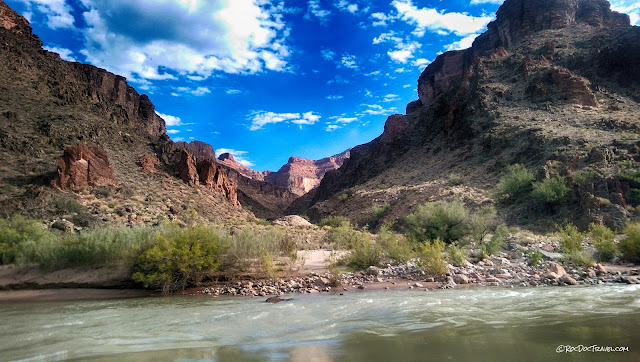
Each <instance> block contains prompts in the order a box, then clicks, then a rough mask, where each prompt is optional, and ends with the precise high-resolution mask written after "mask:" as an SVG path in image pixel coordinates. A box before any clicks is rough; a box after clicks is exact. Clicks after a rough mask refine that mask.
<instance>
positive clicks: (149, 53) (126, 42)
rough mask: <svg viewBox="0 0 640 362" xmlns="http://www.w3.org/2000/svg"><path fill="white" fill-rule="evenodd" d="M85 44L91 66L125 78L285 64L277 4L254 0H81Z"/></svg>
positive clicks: (159, 77) (167, 76) (255, 69)
mask: <svg viewBox="0 0 640 362" xmlns="http://www.w3.org/2000/svg"><path fill="white" fill-rule="evenodd" d="M81 1H82V4H83V5H84V7H85V8H86V9H87V11H86V12H84V13H83V17H84V20H85V22H86V23H87V29H84V32H83V33H84V36H85V47H86V48H85V49H84V50H83V51H82V53H83V54H84V55H85V56H86V57H87V60H88V61H89V62H90V63H92V64H94V65H97V66H100V67H104V68H107V69H108V70H110V71H113V72H115V73H118V74H122V75H124V76H126V77H128V78H133V79H134V80H136V79H149V80H162V79H175V78H176V76H177V75H180V76H189V77H192V78H191V79H206V78H208V77H210V76H211V75H212V74H213V73H214V72H224V73H232V74H237V73H256V72H260V71H264V70H273V71H284V70H286V65H287V58H288V55H289V49H288V48H287V46H286V45H285V40H286V38H287V36H288V34H289V30H288V29H287V28H286V27H285V25H284V23H283V21H282V13H283V12H285V11H286V10H285V9H284V6H283V5H278V6H273V5H271V4H270V3H269V2H266V1H260V0H233V1H230V0H201V1H186V0H161V1H152V0H138V1H130V0H110V1H102V0H81ZM131 19H135V21H131Z"/></svg>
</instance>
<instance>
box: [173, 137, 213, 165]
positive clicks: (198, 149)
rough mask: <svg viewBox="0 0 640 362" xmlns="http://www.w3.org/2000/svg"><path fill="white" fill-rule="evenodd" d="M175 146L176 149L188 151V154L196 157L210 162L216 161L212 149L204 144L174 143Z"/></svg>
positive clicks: (196, 142) (193, 142)
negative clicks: (180, 148)
mask: <svg viewBox="0 0 640 362" xmlns="http://www.w3.org/2000/svg"><path fill="white" fill-rule="evenodd" d="M176 145H178V147H182V148H184V149H185V150H187V151H189V153H191V154H192V155H194V156H196V157H199V158H208V159H211V160H215V159H216V153H215V152H214V150H213V147H212V146H211V145H210V144H208V143H206V142H202V141H198V140H194V141H191V142H189V143H187V142H184V141H181V142H176Z"/></svg>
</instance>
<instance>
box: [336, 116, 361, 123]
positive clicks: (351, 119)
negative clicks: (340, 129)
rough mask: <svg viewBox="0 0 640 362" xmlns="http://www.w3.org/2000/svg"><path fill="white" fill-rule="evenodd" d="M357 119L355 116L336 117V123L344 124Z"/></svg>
mask: <svg viewBox="0 0 640 362" xmlns="http://www.w3.org/2000/svg"><path fill="white" fill-rule="evenodd" d="M357 120H358V118H357V117H340V118H338V119H336V123H342V124H346V123H351V122H355V121H357Z"/></svg>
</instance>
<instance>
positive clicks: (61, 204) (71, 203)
mask: <svg viewBox="0 0 640 362" xmlns="http://www.w3.org/2000/svg"><path fill="white" fill-rule="evenodd" d="M51 204H52V205H53V206H55V207H56V209H58V211H59V212H60V213H62V214H73V213H80V212H81V211H82V210H83V209H84V207H83V206H82V205H80V203H79V202H78V201H76V200H75V199H73V198H70V197H68V196H62V197H60V198H58V199H55V200H54V201H53V202H52V203H51Z"/></svg>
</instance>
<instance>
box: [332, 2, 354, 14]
mask: <svg viewBox="0 0 640 362" xmlns="http://www.w3.org/2000/svg"><path fill="white" fill-rule="evenodd" d="M335 6H336V7H337V8H338V9H340V10H341V11H346V12H350V13H351V14H355V13H356V12H357V11H358V4H350V3H349V2H348V1H347V0H340V1H338V2H337V3H336V4H335Z"/></svg>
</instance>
